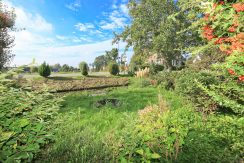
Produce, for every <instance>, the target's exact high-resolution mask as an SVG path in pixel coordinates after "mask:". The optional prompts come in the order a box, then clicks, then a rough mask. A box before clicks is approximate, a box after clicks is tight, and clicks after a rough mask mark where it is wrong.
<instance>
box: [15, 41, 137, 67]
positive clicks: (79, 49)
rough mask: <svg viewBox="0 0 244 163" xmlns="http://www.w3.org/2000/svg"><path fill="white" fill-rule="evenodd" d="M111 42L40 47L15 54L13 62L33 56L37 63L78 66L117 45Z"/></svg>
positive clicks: (121, 45) (30, 58)
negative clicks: (36, 49) (19, 54)
mask: <svg viewBox="0 0 244 163" xmlns="http://www.w3.org/2000/svg"><path fill="white" fill-rule="evenodd" d="M80 39H81V38H80ZM111 42H112V40H106V41H102V42H98V43H90V44H83V45H76V46H53V47H42V48H39V49H38V51H35V53H33V54H32V53H31V52H30V53H25V55H21V57H20V56H16V58H15V60H14V63H13V64H15V63H16V64H18V65H20V63H21V64H28V63H31V61H32V58H35V59H36V61H37V63H39V64H40V63H42V62H43V61H46V62H48V63H49V64H55V63H57V62H58V63H60V64H69V65H72V66H78V64H79V62H81V61H86V62H88V63H92V62H93V61H94V59H95V58H96V57H97V56H99V55H103V54H104V53H105V51H106V50H111V49H112V48H113V47H117V45H112V44H111ZM120 47H121V48H120V50H123V49H124V47H125V43H120ZM28 52H29V51H28ZM33 52H34V51H33ZM23 54H24V51H23ZM127 55H128V56H129V57H128V58H130V57H131V55H132V51H129V52H128V53H127Z"/></svg>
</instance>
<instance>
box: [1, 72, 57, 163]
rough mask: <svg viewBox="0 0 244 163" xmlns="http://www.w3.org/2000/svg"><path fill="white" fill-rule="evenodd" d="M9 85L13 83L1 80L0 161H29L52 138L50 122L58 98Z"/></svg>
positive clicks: (53, 115)
mask: <svg viewBox="0 0 244 163" xmlns="http://www.w3.org/2000/svg"><path fill="white" fill-rule="evenodd" d="M0 76H1V77H3V76H4V74H1V75H0ZM1 77H0V78H1ZM4 83H8V86H7V85H6V84H4ZM9 84H14V83H13V81H11V80H6V79H3V78H2V79H1V80H0V162H22V161H23V162H31V161H32V160H33V159H34V158H35V157H36V154H37V153H38V152H40V149H41V148H42V147H44V146H45V145H46V144H48V143H49V142H50V141H52V140H53V131H52V128H51V123H52V120H53V119H54V117H55V116H56V114H57V111H58V109H59V102H60V100H59V99H57V98H55V97H54V96H53V95H51V94H49V93H45V92H32V91H28V90H26V89H24V88H17V87H13V85H12V86H11V85H9Z"/></svg>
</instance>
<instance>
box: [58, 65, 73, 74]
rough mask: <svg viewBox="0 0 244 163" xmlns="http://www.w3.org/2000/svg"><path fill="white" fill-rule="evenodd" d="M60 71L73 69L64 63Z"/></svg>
mask: <svg viewBox="0 0 244 163" xmlns="http://www.w3.org/2000/svg"><path fill="white" fill-rule="evenodd" d="M60 71H61V72H69V71H71V69H70V66H69V65H67V64H64V65H63V66H62V67H61V68H60Z"/></svg>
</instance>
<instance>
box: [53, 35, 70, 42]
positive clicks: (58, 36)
mask: <svg viewBox="0 0 244 163" xmlns="http://www.w3.org/2000/svg"><path fill="white" fill-rule="evenodd" d="M56 38H57V39H58V40H62V41H64V40H67V39H68V38H67V37H66V36H61V35H56Z"/></svg>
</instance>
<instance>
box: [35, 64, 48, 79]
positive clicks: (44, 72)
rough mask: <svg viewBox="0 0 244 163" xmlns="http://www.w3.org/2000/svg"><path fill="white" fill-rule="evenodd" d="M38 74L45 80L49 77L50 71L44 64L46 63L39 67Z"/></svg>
mask: <svg viewBox="0 0 244 163" xmlns="http://www.w3.org/2000/svg"><path fill="white" fill-rule="evenodd" d="M38 72H39V74H40V75H41V76H43V77H45V78H46V77H48V76H50V75H51V69H50V67H49V65H48V64H46V62H44V63H43V64H41V66H40V67H39V69H38Z"/></svg>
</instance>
